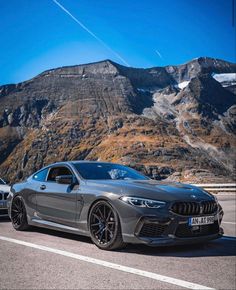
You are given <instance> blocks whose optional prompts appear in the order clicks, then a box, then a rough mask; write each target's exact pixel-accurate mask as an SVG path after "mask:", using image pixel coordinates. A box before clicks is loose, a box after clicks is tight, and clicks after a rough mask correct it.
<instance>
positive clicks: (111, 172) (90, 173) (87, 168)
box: [73, 162, 149, 180]
mask: <svg viewBox="0 0 236 290" xmlns="http://www.w3.org/2000/svg"><path fill="white" fill-rule="evenodd" d="M73 165H74V166H75V168H76V169H77V171H78V172H79V174H80V175H81V176H82V178H84V179H96V180H98V179H111V180H117V179H123V180H128V179H137V180H145V179H149V178H148V177H146V176H144V175H142V174H141V173H139V172H137V171H135V170H134V169H132V168H130V167H127V166H123V165H119V164H113V163H102V162H101V163H98V162H96V163H86V162H84V163H73Z"/></svg>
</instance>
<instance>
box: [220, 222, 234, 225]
mask: <svg viewBox="0 0 236 290" xmlns="http://www.w3.org/2000/svg"><path fill="white" fill-rule="evenodd" d="M221 223H222V224H230V225H236V223H234V222H221Z"/></svg>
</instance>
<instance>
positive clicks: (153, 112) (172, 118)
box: [0, 58, 236, 182]
mask: <svg viewBox="0 0 236 290" xmlns="http://www.w3.org/2000/svg"><path fill="white" fill-rule="evenodd" d="M235 73H236V65H235V64H232V63H229V62H226V61H223V60H216V59H211V58H198V59H195V60H193V61H191V62H189V63H186V64H183V65H180V66H167V67H154V68H150V69H138V68H128V67H124V66H121V65H119V64H116V63H114V62H112V61H110V60H105V61H102V62H98V63H92V64H86V65H78V66H70V67H62V68H57V69H52V70H48V71H45V72H43V73H42V74H40V75H38V76H36V77H35V78H33V79H31V80H29V81H26V82H23V83H19V84H16V85H14V84H11V85H4V86H1V87H0V176H2V177H5V178H6V179H8V180H10V181H12V182H15V181H17V180H21V179H23V178H25V177H26V176H28V175H30V174H31V173H32V172H34V171H36V170H37V169H39V168H40V167H42V166H43V165H46V164H49V163H51V162H55V161H61V160H73V159H88V160H107V161H113V162H122V163H125V164H127V165H130V166H132V167H134V168H136V169H139V170H141V171H143V172H144V173H145V174H148V175H149V176H151V177H153V178H155V179H162V178H169V179H174V180H180V181H201V182H202V181H204V182H205V181H221V180H223V181H227V180H228V181H231V180H233V179H234V172H235V162H234V160H235V148H236V147H235V145H236V140H235V134H236V97H235V94H236V92H235V84H236V81H235V79H236V78H235V76H236V75H235Z"/></svg>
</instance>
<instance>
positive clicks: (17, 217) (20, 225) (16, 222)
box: [11, 196, 29, 231]
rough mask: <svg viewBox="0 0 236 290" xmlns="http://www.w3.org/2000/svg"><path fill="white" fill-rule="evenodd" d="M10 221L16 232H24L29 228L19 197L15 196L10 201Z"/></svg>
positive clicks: (22, 203)
mask: <svg viewBox="0 0 236 290" xmlns="http://www.w3.org/2000/svg"><path fill="white" fill-rule="evenodd" d="M11 221H12V225H13V227H14V229H16V230H17V231H24V230H27V229H28V228H29V225H28V222H27V214H26V209H25V205H24V201H23V198H22V197H21V196H16V197H15V198H14V199H13V201H12V206H11Z"/></svg>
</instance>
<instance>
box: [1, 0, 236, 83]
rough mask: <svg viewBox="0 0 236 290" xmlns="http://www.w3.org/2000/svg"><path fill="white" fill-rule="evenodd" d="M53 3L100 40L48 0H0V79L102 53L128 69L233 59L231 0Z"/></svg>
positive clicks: (11, 80) (19, 78)
mask: <svg viewBox="0 0 236 290" xmlns="http://www.w3.org/2000/svg"><path fill="white" fill-rule="evenodd" d="M57 1H58V2H59V3H60V4H61V5H62V6H63V7H65V8H66V9H67V10H68V11H69V12H70V13H71V14H72V15H73V16H74V17H75V18H76V19H77V20H78V21H80V22H82V23H83V25H85V27H86V28H87V29H89V31H90V32H91V33H92V34H94V35H95V36H96V37H97V38H99V40H100V41H99V40H98V39H96V38H95V37H94V36H93V35H91V34H90V33H89V32H88V31H86V30H85V29H83V28H82V27H81V26H80V25H79V23H77V22H75V21H74V20H73V19H72V18H71V16H69V15H68V14H67V13H66V12H65V11H63V10H62V9H61V8H60V7H59V6H58V5H57V4H56V3H55V2H53V0H8V1H5V0H0V35H1V45H0V84H7V83H17V82H20V81H24V80H27V79H30V78H32V77H34V76H35V75H37V74H39V73H41V72H42V71H44V70H46V69H49V68H55V67H59V66H64V65H75V64H81V63H88V62H93V61H99V60H103V59H108V58H109V59H112V60H113V61H116V62H118V63H121V64H124V63H128V64H129V65H130V66H133V67H152V66H164V65H168V64H181V63H184V62H187V61H188V60H191V59H193V58H196V57H199V56H210V57H215V58H221V59H225V60H228V61H232V62H235V61H236V60H235V36H234V33H235V27H233V25H232V0H208V1H205V0H57ZM101 41H103V42H104V44H103V43H101ZM108 47H109V48H108ZM122 59H123V61H122Z"/></svg>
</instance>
